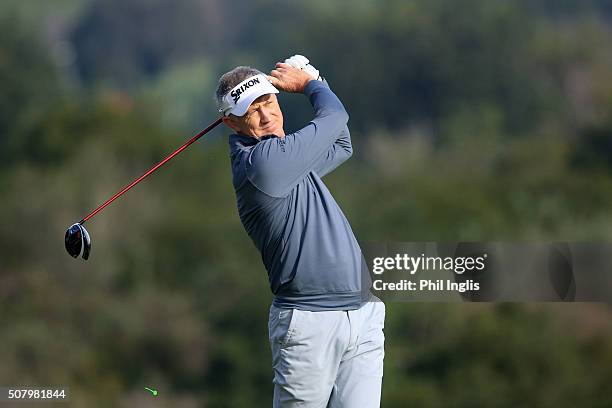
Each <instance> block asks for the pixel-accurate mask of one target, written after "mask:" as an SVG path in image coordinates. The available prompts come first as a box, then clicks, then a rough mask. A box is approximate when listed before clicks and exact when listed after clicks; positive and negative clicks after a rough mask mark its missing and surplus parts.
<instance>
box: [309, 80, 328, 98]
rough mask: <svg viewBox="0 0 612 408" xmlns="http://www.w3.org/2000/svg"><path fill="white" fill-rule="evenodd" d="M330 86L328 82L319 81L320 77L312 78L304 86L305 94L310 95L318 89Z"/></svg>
mask: <svg viewBox="0 0 612 408" xmlns="http://www.w3.org/2000/svg"><path fill="white" fill-rule="evenodd" d="M321 87H323V88H329V86H328V85H327V83H326V82H323V81H319V80H318V79H311V80H310V81H309V82H308V83H307V84H306V86H305V87H304V95H306V96H310V95H311V94H312V93H313V92H314V91H316V90H317V89H320V88H321Z"/></svg>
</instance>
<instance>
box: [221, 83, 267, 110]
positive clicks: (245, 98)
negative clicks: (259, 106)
mask: <svg viewBox="0 0 612 408" xmlns="http://www.w3.org/2000/svg"><path fill="white" fill-rule="evenodd" d="M273 93H278V89H276V88H275V87H274V85H272V84H271V83H270V81H269V80H268V77H266V76H265V75H263V74H258V75H255V76H252V77H249V78H247V79H245V80H244V81H242V82H241V83H239V84H238V85H236V86H235V87H234V88H232V90H231V91H229V92H228V93H227V95H225V96H224V97H223V101H222V102H221V106H220V108H219V113H222V114H223V116H228V115H229V114H230V113H231V114H233V115H236V116H243V115H244V114H245V113H246V111H247V109H249V106H251V104H252V103H253V101H254V100H255V99H257V98H259V97H260V96H262V95H266V94H273Z"/></svg>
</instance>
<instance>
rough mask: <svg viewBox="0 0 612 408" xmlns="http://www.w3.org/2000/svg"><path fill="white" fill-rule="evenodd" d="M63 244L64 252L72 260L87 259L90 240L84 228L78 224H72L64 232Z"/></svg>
mask: <svg viewBox="0 0 612 408" xmlns="http://www.w3.org/2000/svg"><path fill="white" fill-rule="evenodd" d="M65 244H66V251H68V253H69V254H70V255H71V256H72V257H73V258H78V257H79V256H81V257H82V258H83V259H87V258H89V251H90V250H91V239H90V238H89V233H88V232H87V230H86V229H85V227H84V226H82V225H81V224H79V223H78V222H77V223H76V224H72V225H71V226H70V228H68V230H66V237H65Z"/></svg>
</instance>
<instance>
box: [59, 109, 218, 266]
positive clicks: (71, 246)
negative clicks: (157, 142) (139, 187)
mask: <svg viewBox="0 0 612 408" xmlns="http://www.w3.org/2000/svg"><path fill="white" fill-rule="evenodd" d="M222 121H223V118H222V117H220V118H218V119H217V120H215V121H214V122H213V123H211V124H210V125H209V126H208V127H207V128H206V129H204V130H202V131H201V132H200V133H198V134H197V135H195V136H194V137H192V138H191V139H189V140H188V141H187V142H185V143H184V144H183V145H182V146H181V147H179V148H178V149H176V150H175V151H174V152H173V153H172V154H171V155H169V156H168V157H166V158H165V159H163V160H162V161H160V162H159V163H157V164H156V165H155V166H153V167H152V168H151V169H150V170H148V171H147V172H146V173H144V174H143V175H142V176H140V177H138V178H137V179H136V180H134V181H132V182H131V183H130V184H128V185H127V186H125V187H124V188H123V189H121V191H119V192H118V193H117V194H115V195H114V196H112V197H111V198H109V199H108V200H106V201H105V202H104V203H103V204H102V205H100V206H99V207H98V208H96V209H95V210H93V211H92V212H91V213H89V214H88V215H87V216H86V217H85V218H83V219H82V220H81V221H79V222H77V223H76V224H72V225H71V226H70V227H69V228H68V229H67V230H66V236H65V238H64V243H65V245H66V251H68V253H69V254H70V256H72V257H73V258H78V257H79V256H80V257H82V258H83V259H85V260H87V258H89V253H90V252H91V238H90V236H89V233H88V232H87V230H86V229H85V227H84V226H83V224H84V223H85V222H86V221H88V220H89V219H91V218H93V216H94V215H96V214H97V213H99V212H100V211H102V210H103V209H104V208H105V207H106V206H107V205H109V204H110V203H112V202H113V201H115V200H116V199H117V198H119V197H121V196H122V195H123V194H124V193H126V192H127V191H128V190H129V189H131V188H132V187H134V186H135V185H136V184H138V183H140V182H141V181H142V180H144V179H145V178H146V177H147V176H149V175H150V174H151V173H153V172H154V171H155V170H157V169H159V168H160V167H161V166H163V165H164V164H166V163H167V162H169V161H170V160H171V159H172V158H173V157H174V156H176V155H177V154H179V153H180V152H182V151H183V150H185V149H186V148H187V147H189V145H191V144H192V143H194V142H195V141H196V140H198V139H199V138H201V137H202V136H204V135H205V134H206V133H208V132H210V131H211V130H213V129H214V128H215V127H216V126H217V125H219V124H220V123H221V122H222Z"/></svg>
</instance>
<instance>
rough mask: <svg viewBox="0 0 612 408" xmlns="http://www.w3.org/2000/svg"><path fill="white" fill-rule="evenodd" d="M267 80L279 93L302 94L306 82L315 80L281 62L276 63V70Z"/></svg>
mask: <svg viewBox="0 0 612 408" xmlns="http://www.w3.org/2000/svg"><path fill="white" fill-rule="evenodd" d="M268 79H269V80H270V82H271V83H272V85H274V86H275V87H276V88H278V89H280V90H281V91H285V92H293V93H303V92H304V88H306V85H308V82H310V81H312V80H313V79H315V78H313V77H312V76H311V75H310V74H309V73H307V72H306V71H304V70H301V69H298V68H295V67H292V66H291V65H289V64H285V63H283V62H278V63H277V64H276V68H275V69H273V70H272V72H270V75H268Z"/></svg>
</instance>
